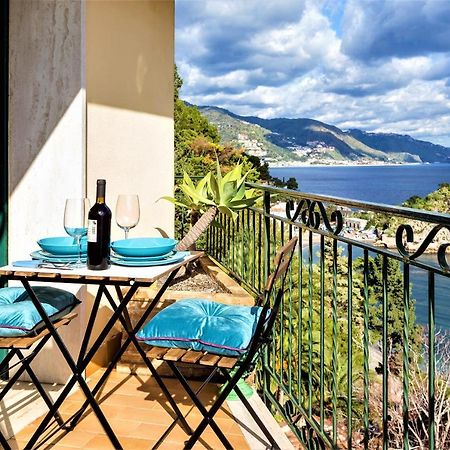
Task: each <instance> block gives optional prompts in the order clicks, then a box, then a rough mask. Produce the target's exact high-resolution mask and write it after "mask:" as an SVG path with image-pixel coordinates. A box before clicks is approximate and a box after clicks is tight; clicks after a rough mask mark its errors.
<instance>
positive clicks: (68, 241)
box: [37, 236, 87, 257]
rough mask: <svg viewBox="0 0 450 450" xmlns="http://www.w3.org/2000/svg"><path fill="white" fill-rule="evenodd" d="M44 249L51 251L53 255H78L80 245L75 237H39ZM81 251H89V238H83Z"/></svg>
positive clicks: (47, 251) (39, 243) (40, 245)
mask: <svg viewBox="0 0 450 450" xmlns="http://www.w3.org/2000/svg"><path fill="white" fill-rule="evenodd" d="M37 243H38V245H39V247H41V248H42V251H44V252H46V253H49V254H50V255H52V256H63V257H64V256H77V255H78V245H77V243H76V240H75V239H74V238H73V237H69V236H58V237H48V238H43V239H39V241H37ZM81 251H82V252H83V251H84V252H85V253H86V251H87V240H86V238H81Z"/></svg>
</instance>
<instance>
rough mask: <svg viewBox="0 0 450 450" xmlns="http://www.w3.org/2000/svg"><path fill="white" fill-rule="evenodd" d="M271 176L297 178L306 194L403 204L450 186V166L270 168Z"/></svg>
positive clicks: (300, 187)
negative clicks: (441, 186) (440, 186)
mask: <svg viewBox="0 0 450 450" xmlns="http://www.w3.org/2000/svg"><path fill="white" fill-rule="evenodd" d="M270 174H271V175H272V176H274V177H278V178H280V179H283V178H284V179H285V180H287V179H288V178H290V177H294V178H295V179H296V180H297V182H298V186H299V190H300V191H303V192H310V193H313V194H324V195H333V196H336V197H344V198H351V199H354V200H362V201H367V202H375V203H385V204H390V205H400V204H401V203H402V202H404V201H405V200H407V199H408V198H410V197H412V196H413V195H420V196H421V197H422V196H424V195H426V194H428V193H429V192H432V191H434V190H436V189H437V188H438V186H439V184H440V183H444V182H447V183H450V164H415V165H398V166H324V167H319V166H311V167H282V168H272V169H270Z"/></svg>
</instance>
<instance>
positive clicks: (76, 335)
mask: <svg viewBox="0 0 450 450" xmlns="http://www.w3.org/2000/svg"><path fill="white" fill-rule="evenodd" d="M83 16H84V13H83V3H82V1H81V0H42V1H41V0H40V1H34V0H20V1H11V2H10V37H9V41H10V44H9V57H10V84H9V90H10V92H9V95H10V99H9V138H10V142H9V150H8V160H9V197H10V200H9V223H8V241H9V242H8V253H9V260H10V262H11V261H15V260H20V259H29V254H30V251H33V250H35V249H37V248H38V246H37V244H36V241H37V240H38V239H40V238H42V237H45V236H64V235H65V231H64V227H63V213H64V203H65V199H66V198H67V197H76V196H84V195H85V184H86V182H85V141H86V139H85V134H86V124H85V108H86V101H85V75H84V73H85V68H84V61H85V58H84V46H83V41H84V37H83V36H84V30H83V27H84V25H83V20H82V18H83ZM59 287H61V285H59ZM65 288H67V289H69V290H72V291H75V292H76V291H78V290H79V287H78V286H75V285H70V286H69V285H66V286H65ZM63 333H64V337H65V341H66V343H67V345H68V347H69V349H70V350H72V351H75V350H76V349H77V348H78V346H79V342H80V339H81V335H82V327H81V326H80V324H79V323H78V322H73V323H72V324H71V325H70V326H69V327H67V328H66V329H64V331H63ZM52 347H54V344H53V343H52V342H49V343H48V345H47V348H46V350H45V351H44V352H43V353H42V355H40V356H39V357H38V358H39V359H38V360H37V362H36V365H35V367H36V372H37V373H38V376H39V377H40V378H41V381H51V382H60V383H62V382H64V381H65V380H66V379H67V377H68V376H69V374H70V371H69V370H68V368H67V366H66V364H65V363H64V361H63V359H62V357H61V355H60V353H59V351H58V350H57V349H54V350H50V351H49V349H51V348H52Z"/></svg>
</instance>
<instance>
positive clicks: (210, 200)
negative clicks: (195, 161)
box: [163, 160, 260, 250]
mask: <svg viewBox="0 0 450 450" xmlns="http://www.w3.org/2000/svg"><path fill="white" fill-rule="evenodd" d="M248 174H249V172H247V173H245V174H244V175H242V163H240V164H237V165H236V166H235V167H234V168H233V169H232V170H230V171H229V172H228V173H226V174H225V175H222V172H221V171H220V165H219V162H218V161H217V160H216V173H215V174H214V173H213V172H209V173H208V174H207V175H206V176H205V177H203V178H202V179H201V180H200V181H199V182H198V183H197V185H195V184H194V183H193V181H192V180H191V178H190V177H189V175H188V174H187V173H184V176H183V182H182V183H181V184H180V186H179V188H180V189H181V191H182V192H183V194H184V201H179V200H177V199H175V198H173V197H163V198H164V199H165V200H169V201H170V202H172V203H174V204H175V205H177V206H180V207H182V208H188V209H189V210H190V212H191V228H190V230H189V232H188V233H187V234H186V236H185V237H184V238H183V239H182V240H181V241H180V242H179V243H178V246H177V250H186V249H188V248H192V246H193V245H194V243H195V242H196V241H197V239H198V238H199V237H200V235H201V234H202V233H203V232H204V231H206V229H207V228H208V227H209V226H210V225H211V224H212V223H213V221H214V219H215V218H216V216H217V214H218V213H219V212H221V213H223V214H225V215H227V216H229V217H230V218H231V219H232V220H236V218H237V216H238V213H237V211H239V210H241V209H244V208H247V207H249V206H252V205H254V204H255V202H256V201H257V200H258V199H259V198H260V195H258V194H257V193H256V191H255V189H246V188H245V180H246V178H247V176H248ZM200 214H201V216H200Z"/></svg>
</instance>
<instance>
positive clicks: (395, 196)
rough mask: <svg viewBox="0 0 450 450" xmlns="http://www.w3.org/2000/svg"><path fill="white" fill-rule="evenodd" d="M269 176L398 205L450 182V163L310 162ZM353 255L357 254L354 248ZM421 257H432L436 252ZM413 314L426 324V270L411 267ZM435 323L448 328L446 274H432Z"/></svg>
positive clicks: (306, 187)
mask: <svg viewBox="0 0 450 450" xmlns="http://www.w3.org/2000/svg"><path fill="white" fill-rule="evenodd" d="M270 174H271V175H272V176H275V177H278V178H281V179H283V178H284V179H285V180H287V179H288V178H290V177H294V178H295V179H296V180H297V182H298V185H299V190H300V191H303V192H309V193H314V194H323V195H330V196H336V197H344V198H349V199H354V200H362V201H367V202H375V203H384V204H390V205H400V204H401V203H402V202H404V201H405V200H407V199H408V198H410V197H412V196H413V195H419V196H421V197H422V196H425V195H426V194H428V193H430V192H432V191H434V190H436V189H437V188H438V186H439V184H440V183H450V164H423V165H422V164H421V165H399V166H324V167H319V166H312V167H283V168H272V169H270ZM355 256H359V255H358V252H357V251H355ZM422 259H425V260H427V261H429V262H435V261H436V255H424V256H423V257H422ZM411 283H412V297H413V298H414V299H415V300H416V318H417V320H418V322H419V323H421V324H423V325H427V324H428V273H427V272H426V271H423V270H420V269H416V268H411ZM435 287H436V291H435V298H436V325H437V326H438V327H442V328H446V329H448V330H450V277H444V276H440V275H438V276H436V286H435Z"/></svg>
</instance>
